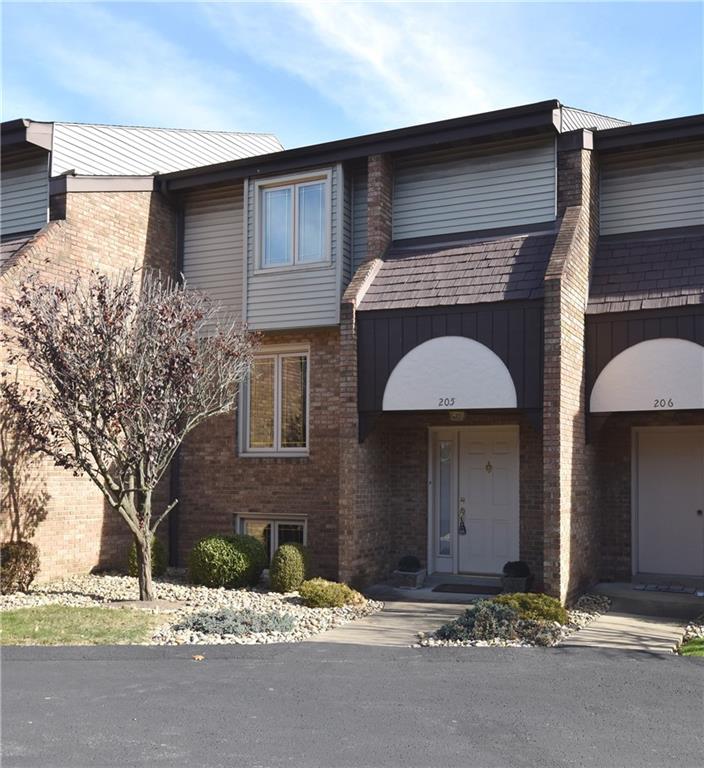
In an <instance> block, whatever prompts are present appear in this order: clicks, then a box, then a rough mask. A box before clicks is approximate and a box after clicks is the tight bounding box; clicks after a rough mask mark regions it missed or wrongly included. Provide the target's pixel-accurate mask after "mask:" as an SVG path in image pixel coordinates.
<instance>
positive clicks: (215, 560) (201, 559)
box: [188, 536, 252, 587]
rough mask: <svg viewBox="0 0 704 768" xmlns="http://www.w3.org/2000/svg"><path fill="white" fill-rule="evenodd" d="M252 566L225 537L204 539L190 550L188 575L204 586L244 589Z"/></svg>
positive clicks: (195, 582)
mask: <svg viewBox="0 0 704 768" xmlns="http://www.w3.org/2000/svg"><path fill="white" fill-rule="evenodd" d="M251 567H252V563H251V561H250V558H249V557H247V555H245V554H244V552H242V551H241V550H239V549H237V548H236V547H235V545H234V544H233V542H232V540H231V539H229V538H228V537H227V536H206V537H205V538H204V539H201V540H200V541H199V542H197V543H196V545H195V546H194V547H193V549H192V550H191V554H190V555H189V557H188V574H189V576H190V579H191V581H192V582H193V583H194V584H201V585H203V586H204V587H244V586H246V585H248V584H249V581H250V572H251Z"/></svg>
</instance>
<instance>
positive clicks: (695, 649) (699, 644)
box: [680, 637, 704, 656]
mask: <svg viewBox="0 0 704 768" xmlns="http://www.w3.org/2000/svg"><path fill="white" fill-rule="evenodd" d="M680 653H681V654H682V655H683V656H704V637H697V638H695V639H694V640H690V641H689V642H688V643H685V644H684V645H683V646H681V647H680Z"/></svg>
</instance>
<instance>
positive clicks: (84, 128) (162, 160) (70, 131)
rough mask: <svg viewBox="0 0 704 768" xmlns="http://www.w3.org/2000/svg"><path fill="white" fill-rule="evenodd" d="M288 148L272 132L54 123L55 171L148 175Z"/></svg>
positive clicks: (53, 158) (56, 172)
mask: <svg viewBox="0 0 704 768" xmlns="http://www.w3.org/2000/svg"><path fill="white" fill-rule="evenodd" d="M282 149H283V147H282V145H281V143H280V142H279V140H278V139H277V138H276V137H275V136H274V135H273V134H269V133H235V132H228V131H197V130H190V129H181V128H178V129H170V128H141V127H136V126H123V125H91V124H84V123H54V139H53V150H52V161H51V175H52V176H59V175H61V174H62V173H66V172H68V171H75V173H76V174H78V175H85V176H92V175H98V176H147V175H150V174H153V173H157V172H159V173H168V172H171V171H181V170H185V169H186V168H194V167H199V166H203V165H212V164H214V163H221V162H226V161H228V160H240V159H242V158H246V157H252V156H255V155H261V154H267V153H269V152H278V151H280V150H282Z"/></svg>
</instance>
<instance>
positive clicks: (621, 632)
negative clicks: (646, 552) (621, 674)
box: [561, 584, 704, 653]
mask: <svg viewBox="0 0 704 768" xmlns="http://www.w3.org/2000/svg"><path fill="white" fill-rule="evenodd" d="M594 591H595V592H597V593H599V594H603V595H607V596H608V597H609V598H610V600H611V610H610V611H609V612H608V613H605V614H604V615H603V616H600V617H599V618H598V619H596V621H593V622H592V623H591V624H589V626H587V627H585V628H584V629H582V630H580V631H579V632H576V633H575V634H574V635H572V636H570V637H568V638H567V639H566V640H565V641H564V643H562V644H561V647H563V648H565V647H569V648H602V649H613V650H623V651H648V652H650V653H670V652H671V651H673V650H674V649H675V648H676V647H677V645H678V644H679V642H680V640H681V639H682V635H683V633H684V628H685V626H686V624H687V622H688V620H690V619H693V618H695V617H696V616H698V615H700V614H702V613H703V612H704V599H702V598H697V597H695V596H693V595H687V594H672V593H667V592H644V591H642V590H639V589H637V588H636V587H635V586H634V585H633V584H599V585H597V587H596V589H595V590H594Z"/></svg>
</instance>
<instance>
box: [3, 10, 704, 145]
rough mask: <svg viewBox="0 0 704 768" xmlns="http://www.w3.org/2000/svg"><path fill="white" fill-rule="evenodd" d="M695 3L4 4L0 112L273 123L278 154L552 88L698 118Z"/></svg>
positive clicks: (613, 104)
mask: <svg viewBox="0 0 704 768" xmlns="http://www.w3.org/2000/svg"><path fill="white" fill-rule="evenodd" d="M703 40H704V4H702V3H699V2H692V3H674V2H673V3H656V2H652V3H649V2H623V3H609V2H592V3H589V4H583V3H566V2H563V3H510V2H494V3H490V4H489V3H452V4H443V3H432V4H428V3H334V2H330V3H320V2H292V3H276V4H274V3H264V2H260V3H226V2H221V3H127V2H125V3H99V4H96V3H31V2H22V3H12V2H7V0H5V2H4V3H3V6H2V64H3V68H2V85H3V102H2V108H3V109H2V114H3V120H8V119H11V118H14V117H20V116H21V117H30V118H33V119H37V120H57V121H79V122H105V123H122V124H134V125H157V126H164V127H195V128H204V129H206V128H207V129H226V130H245V131H266V132H272V133H276V134H277V135H278V136H279V138H280V139H281V141H282V142H283V143H284V145H285V146H287V147H293V146H299V145H302V144H311V143H316V142H319V141H325V140H328V139H334V138H341V137H345V136H352V135H356V134H361V133H369V132H372V131H377V130H383V129H387V128H395V127H399V126H403V125H411V124H414V123H421V122H427V121H431V120H439V119H442V118H446V117H454V116H458V115H466V114H472V113H475V112H483V111H486V110H490V109H498V108H501V107H507V106H512V105H516V104H524V103H529V102H532V101H540V100H542V99H548V98H558V99H560V100H561V101H562V102H563V103H565V104H569V105H572V106H580V107H583V108H586V109H592V110H595V111H597V112H602V113H604V114H610V115H615V116H617V117H623V118H625V119H628V120H632V121H633V122H642V121H646V120H655V119H661V118H666V117H673V116H678V115H684V114H692V113H696V112H702V111H704V103H703V102H704V95H703V94H704V86H703V73H704V56H703V45H704V43H703Z"/></svg>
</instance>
